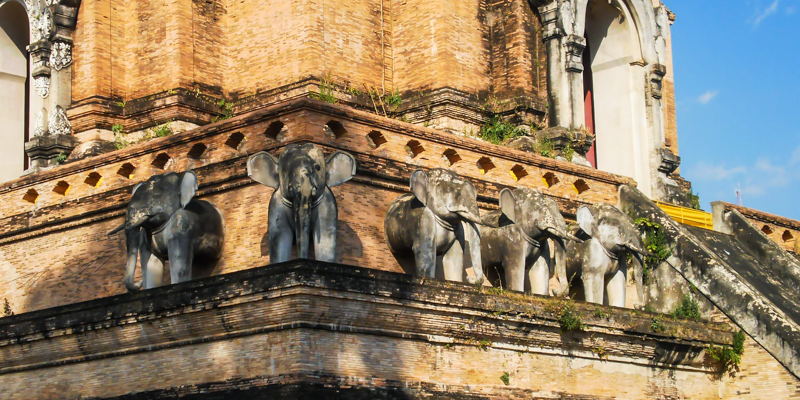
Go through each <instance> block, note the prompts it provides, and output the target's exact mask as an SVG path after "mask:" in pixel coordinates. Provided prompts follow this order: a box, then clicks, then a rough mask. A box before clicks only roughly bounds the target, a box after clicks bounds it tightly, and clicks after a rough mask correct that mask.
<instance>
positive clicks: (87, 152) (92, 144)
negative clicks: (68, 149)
mask: <svg viewBox="0 0 800 400" xmlns="http://www.w3.org/2000/svg"><path fill="white" fill-rule="evenodd" d="M115 150H117V146H116V145H114V143H112V142H109V141H107V140H102V139H96V140H90V141H88V142H84V143H81V144H79V145H78V147H76V148H75V149H74V150H72V153H70V155H69V157H67V161H77V160H83V159H84V158H88V157H94V156H99V155H101V154H105V153H110V152H112V151H115Z"/></svg>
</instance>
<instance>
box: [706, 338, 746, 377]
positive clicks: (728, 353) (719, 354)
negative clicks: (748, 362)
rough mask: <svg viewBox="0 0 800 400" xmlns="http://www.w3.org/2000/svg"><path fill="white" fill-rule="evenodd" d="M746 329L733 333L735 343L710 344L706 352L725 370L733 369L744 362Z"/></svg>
mask: <svg viewBox="0 0 800 400" xmlns="http://www.w3.org/2000/svg"><path fill="white" fill-rule="evenodd" d="M744 340H745V335H744V331H741V330H740V331H739V332H736V333H734V334H733V343H732V344H731V345H730V346H714V345H711V346H708V348H706V354H708V356H709V357H711V358H712V359H714V361H716V362H718V363H720V365H721V366H722V369H723V371H731V370H733V369H734V368H736V367H738V366H739V364H740V363H741V362H742V355H743V354H744Z"/></svg>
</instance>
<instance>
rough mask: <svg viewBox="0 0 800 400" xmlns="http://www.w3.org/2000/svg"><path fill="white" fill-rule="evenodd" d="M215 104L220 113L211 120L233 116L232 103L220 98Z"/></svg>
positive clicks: (222, 119) (220, 119)
mask: <svg viewBox="0 0 800 400" xmlns="http://www.w3.org/2000/svg"><path fill="white" fill-rule="evenodd" d="M217 106H218V107H219V108H220V109H221V110H222V115H217V116H216V117H214V118H212V119H211V122H217V121H224V120H226V119H229V118H231V117H233V104H231V103H230V102H228V101H226V100H225V99H220V100H219V101H218V102H217ZM159 137H161V136H159Z"/></svg>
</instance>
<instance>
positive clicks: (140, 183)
mask: <svg viewBox="0 0 800 400" xmlns="http://www.w3.org/2000/svg"><path fill="white" fill-rule="evenodd" d="M143 184H144V182H139V183H137V184H135V185H133V189H131V197H133V195H134V194H135V193H136V189H139V187H140V186H142V185H143Z"/></svg>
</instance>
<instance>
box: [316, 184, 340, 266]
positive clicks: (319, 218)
mask: <svg viewBox="0 0 800 400" xmlns="http://www.w3.org/2000/svg"><path fill="white" fill-rule="evenodd" d="M325 196H326V198H325V199H324V200H323V202H322V204H320V205H319V206H317V209H316V215H315V217H316V218H315V221H314V229H313V230H314V256H315V257H316V259H317V260H319V261H325V262H336V223H337V221H338V219H339V216H338V210H337V208H336V199H335V198H334V197H333V194H332V193H330V190H328V191H327V192H326V193H325Z"/></svg>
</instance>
